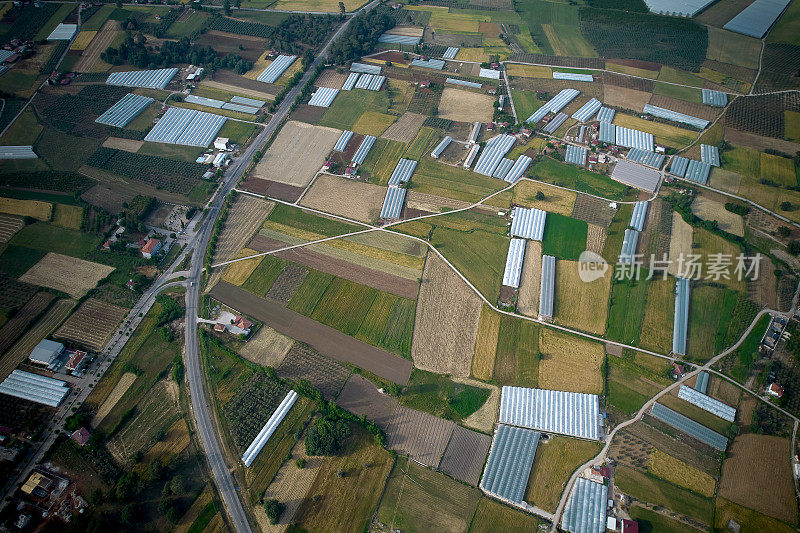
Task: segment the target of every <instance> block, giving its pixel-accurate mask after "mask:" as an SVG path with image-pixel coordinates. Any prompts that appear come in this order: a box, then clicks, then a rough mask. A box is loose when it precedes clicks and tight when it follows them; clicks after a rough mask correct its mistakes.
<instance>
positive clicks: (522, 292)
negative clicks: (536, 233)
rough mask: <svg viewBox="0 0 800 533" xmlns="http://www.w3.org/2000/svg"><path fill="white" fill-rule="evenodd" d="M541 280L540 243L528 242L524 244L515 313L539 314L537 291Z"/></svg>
mask: <svg viewBox="0 0 800 533" xmlns="http://www.w3.org/2000/svg"><path fill="white" fill-rule="evenodd" d="M541 280H542V243H541V242H539V241H528V242H527V243H526V244H525V261H523V263H522V275H521V277H520V284H519V297H518V299H517V311H519V312H520V313H522V314H523V315H528V316H537V315H538V314H539V290H540V289H541Z"/></svg>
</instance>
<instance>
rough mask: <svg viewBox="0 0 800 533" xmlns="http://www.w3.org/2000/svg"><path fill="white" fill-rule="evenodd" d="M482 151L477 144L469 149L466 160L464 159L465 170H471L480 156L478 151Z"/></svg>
mask: <svg viewBox="0 0 800 533" xmlns="http://www.w3.org/2000/svg"><path fill="white" fill-rule="evenodd" d="M480 149H481V145H480V144H478V143H475V144H473V145H472V148H470V149H469V153H468V154H467V157H466V159H464V168H469V167H471V166H472V162H473V161H475V158H476V157H477V156H478V150H480Z"/></svg>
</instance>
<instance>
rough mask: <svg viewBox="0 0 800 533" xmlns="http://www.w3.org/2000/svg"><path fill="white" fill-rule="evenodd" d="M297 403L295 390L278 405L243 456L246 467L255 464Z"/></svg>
mask: <svg viewBox="0 0 800 533" xmlns="http://www.w3.org/2000/svg"><path fill="white" fill-rule="evenodd" d="M295 401H297V393H296V392H295V391H293V390H290V391H289V392H288V393H287V394H286V396H285V397H284V398H283V401H282V402H281V403H280V404H279V405H278V408H277V409H275V412H274V413H272V416H270V417H269V420H267V423H266V424H264V427H263V428H261V431H259V432H258V435H256V438H255V439H253V442H252V443H250V446H248V447H247V450H245V452H244V454H243V455H242V462H243V463H244V466H250V465H251V464H253V461H254V460H255V458H256V457H257V456H258V454H259V452H260V451H261V450H262V449H263V448H264V445H265V444H266V443H267V441H268V440H269V438H270V437H271V436H272V434H273V433H275V430H276V429H278V425H280V423H281V421H283V419H284V417H286V414H287V413H288V412H289V410H290V409H291V408H292V406H293V405H294V402H295Z"/></svg>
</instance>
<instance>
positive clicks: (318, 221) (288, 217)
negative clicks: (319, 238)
mask: <svg viewBox="0 0 800 533" xmlns="http://www.w3.org/2000/svg"><path fill="white" fill-rule="evenodd" d="M267 220H270V221H272V222H275V223H278V224H283V225H285V226H291V227H293V228H299V229H304V230H306V231H310V232H312V233H317V234H319V235H324V236H326V237H334V236H336V235H343V234H345V233H351V232H353V231H358V230H360V229H362V228H361V227H360V226H354V225H352V224H347V223H345V222H339V221H338V220H333V219H330V218H325V217H321V216H317V215H312V214H311V213H307V212H306V211H303V210H302V209H299V208H297V207H292V206H289V205H285V204H278V205H276V206H275V208H274V209H273V210H272V212H271V213H270V214H269V217H267Z"/></svg>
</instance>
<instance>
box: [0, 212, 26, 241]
mask: <svg viewBox="0 0 800 533" xmlns="http://www.w3.org/2000/svg"><path fill="white" fill-rule="evenodd" d="M24 224H25V223H24V222H23V219H21V218H19V217H15V216H11V215H5V214H0V242H8V241H9V240H11V237H13V236H14V234H15V233H16V232H18V231H19V230H20V229H21V228H22V226H23V225H24Z"/></svg>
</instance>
